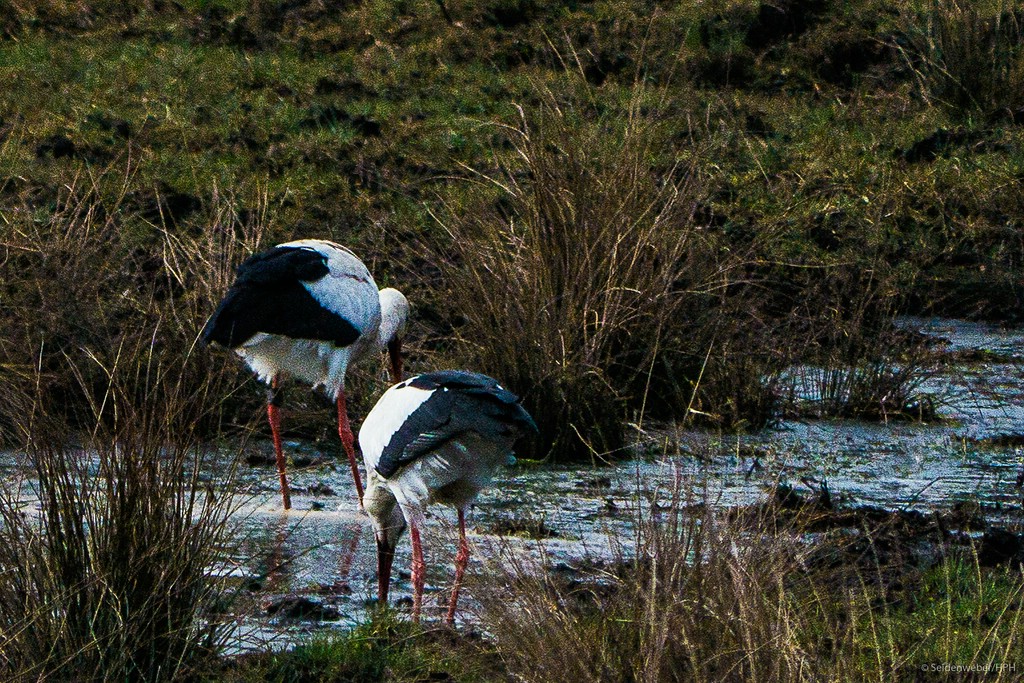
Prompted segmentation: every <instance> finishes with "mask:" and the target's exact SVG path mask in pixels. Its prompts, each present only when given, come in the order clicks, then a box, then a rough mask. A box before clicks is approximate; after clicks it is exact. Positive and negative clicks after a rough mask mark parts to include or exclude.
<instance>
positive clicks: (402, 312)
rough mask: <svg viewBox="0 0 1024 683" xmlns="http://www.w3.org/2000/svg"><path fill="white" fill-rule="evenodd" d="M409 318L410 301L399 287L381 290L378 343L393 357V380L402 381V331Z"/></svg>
mask: <svg viewBox="0 0 1024 683" xmlns="http://www.w3.org/2000/svg"><path fill="white" fill-rule="evenodd" d="M408 318H409V301H408V300H407V299H406V298H405V296H403V295H402V293H401V292H399V291H398V290H397V289H391V288H390V287H389V288H387V289H382V290H380V329H379V330H378V331H377V343H378V344H380V347H381V350H384V349H387V351H388V355H389V356H390V358H391V381H392V382H401V381H402V333H403V332H405V323H406V321H407V320H408Z"/></svg>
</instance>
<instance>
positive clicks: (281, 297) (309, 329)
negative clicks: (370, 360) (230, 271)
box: [202, 247, 359, 348]
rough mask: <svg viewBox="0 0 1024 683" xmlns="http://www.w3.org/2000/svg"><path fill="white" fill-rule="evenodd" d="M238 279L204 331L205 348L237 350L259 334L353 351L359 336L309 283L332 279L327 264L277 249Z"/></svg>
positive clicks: (312, 254) (246, 266)
mask: <svg viewBox="0 0 1024 683" xmlns="http://www.w3.org/2000/svg"><path fill="white" fill-rule="evenodd" d="M236 272H237V273H238V277H237V278H236V279H235V283H234V284H233V285H231V289H229V290H228V293H227V295H226V296H225V297H224V300H223V301H221V302H220V306H218V307H217V310H216V312H215V313H214V314H213V316H211V317H210V320H209V321H208V322H207V323H206V327H205V328H204V329H203V337H202V338H203V342H204V343H207V344H208V343H210V342H217V343H218V344H220V345H222V346H226V347H228V348H236V347H238V346H241V345H242V344H244V343H245V342H246V341H248V340H249V339H251V338H252V336H253V335H255V334H256V333H258V332H266V333H268V334H279V335H282V336H285V337H291V338H293V339H316V340H320V341H330V342H333V343H334V344H336V345H337V346H347V345H349V344H351V343H352V342H354V341H355V340H356V339H357V338H358V337H359V331H358V330H357V329H356V328H355V327H354V326H353V325H352V324H351V323H350V322H349V321H347V320H345V319H344V318H342V317H341V316H339V315H337V314H336V313H333V312H331V311H329V310H327V309H326V308H324V307H323V306H321V305H320V303H319V302H318V301H317V300H316V299H315V298H314V297H313V295H312V294H310V293H309V290H307V289H306V288H305V287H303V286H302V283H303V282H313V281H316V280H319V279H320V278H322V277H324V276H325V275H327V274H328V273H329V272H330V271H329V270H328V268H327V258H326V257H325V256H323V255H322V254H320V253H319V252H317V251H315V250H313V249H308V248H303V247H274V248H273V249H269V250H267V251H264V252H261V253H259V254H254V255H253V256H250V257H249V258H248V259H246V260H245V261H244V262H243V263H242V265H240V266H238V270H237V271H236Z"/></svg>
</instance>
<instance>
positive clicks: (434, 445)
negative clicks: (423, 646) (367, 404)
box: [359, 370, 537, 623]
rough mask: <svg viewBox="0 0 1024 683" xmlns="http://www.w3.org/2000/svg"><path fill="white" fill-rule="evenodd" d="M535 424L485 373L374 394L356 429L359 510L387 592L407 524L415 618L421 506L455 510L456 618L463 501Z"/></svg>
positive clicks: (464, 548) (442, 375) (447, 374)
mask: <svg viewBox="0 0 1024 683" xmlns="http://www.w3.org/2000/svg"><path fill="white" fill-rule="evenodd" d="M536 431H537V425H536V424H535V423H534V421H533V418H531V417H530V414H529V413H527V412H526V410H525V409H524V408H523V407H522V406H521V405H520V404H519V399H518V398H517V397H516V395H515V394H513V393H512V392H510V391H508V390H507V389H505V388H503V387H502V386H501V385H500V384H498V383H497V382H496V381H495V380H493V379H492V378H490V377H487V376H486V375H480V374H477V373H474V372H465V371H461V370H445V371H441V372H432V373H428V374H425V375H418V376H416V377H412V378H410V379H408V380H406V381H404V382H401V383H400V384H396V385H395V386H393V387H391V388H390V389H388V390H387V392H385V394H384V395H383V396H381V398H380V400H379V401H377V405H375V406H374V407H373V410H371V411H370V414H369V415H367V416H366V420H364V421H363V426H362V427H361V428H360V430H359V445H360V447H361V448H362V450H363V462H364V463H365V465H366V472H367V484H366V497H365V498H364V503H365V509H366V512H367V514H369V515H370V520H371V522H372V524H373V529H374V535H375V536H376V539H377V586H378V597H379V600H380V602H381V603H382V604H383V603H386V602H387V599H388V585H389V583H390V578H391V565H392V563H393V562H394V559H395V546H396V545H397V544H398V539H399V538H400V537H401V535H402V532H403V531H405V528H406V526H408V527H409V535H410V536H411V537H412V553H413V559H412V583H413V619H416V620H418V619H419V614H420V607H421V605H422V601H423V582H424V569H425V565H424V561H423V547H422V543H421V530H422V529H423V524H424V510H425V508H426V506H427V505H428V504H429V503H431V502H433V501H437V502H439V503H445V504H447V505H451V506H452V507H454V508H455V509H456V510H458V514H459V550H458V553H457V554H456V556H455V581H454V584H453V586H452V598H451V602H449V603H448V616H447V621H448V623H452V622H453V621H454V619H455V606H456V602H457V601H458V598H459V588H460V585H461V583H462V576H463V574H464V573H465V570H466V564H467V563H468V561H469V543H468V542H467V541H466V508H467V507H468V506H469V504H470V503H471V502H472V501H473V499H474V498H476V495H477V494H478V493H479V492H480V490H481V489H483V488H484V487H485V486H487V484H488V483H489V482H490V480H491V478H492V477H493V476H494V474H495V472H496V471H497V469H498V467H499V466H500V465H504V464H510V463H511V462H514V461H515V458H514V457H512V446H513V444H514V443H515V442H516V440H517V439H518V438H519V437H520V436H523V435H525V434H527V433H531V432H536Z"/></svg>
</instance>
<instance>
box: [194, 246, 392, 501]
mask: <svg viewBox="0 0 1024 683" xmlns="http://www.w3.org/2000/svg"><path fill="white" fill-rule="evenodd" d="M237 274H238V276H237V278H236V279H235V282H234V284H232V285H231V289H229V290H228V293H227V295H226V296H225V297H224V300H223V301H221V302H220V306H218V307H217V310H216V312H215V313H214V314H213V316H212V317H211V318H210V320H209V321H208V322H207V323H206V327H205V328H204V329H203V337H202V338H203V341H204V342H206V343H209V342H217V343H218V344H220V345H222V346H225V347H227V348H229V349H234V350H235V352H236V353H238V355H239V356H241V357H242V359H243V360H245V362H246V363H247V364H248V365H249V367H250V368H252V369H253V371H255V373H256V375H257V376H258V377H259V379H260V380H262V381H264V382H266V383H267V384H269V385H270V389H269V390H268V392H267V418H268V419H269V420H270V429H271V431H272V432H273V437H274V452H275V455H276V456H277V471H278V475H279V476H280V479H281V495H282V497H283V498H284V509H285V510H287V509H289V508H290V507H291V496H290V495H289V492H288V478H287V475H286V472H285V459H284V453H283V452H282V450H281V418H280V414H279V407H280V405H281V403H282V401H283V398H284V396H283V393H282V389H281V382H282V380H283V379H284V377H286V376H291V377H294V378H296V379H298V380H302V381H304V382H308V383H309V384H310V385H312V386H313V387H323V389H324V391H325V392H326V393H327V395H328V396H329V397H331V398H332V399H333V400H334V401H335V403H336V404H337V408H338V435H339V436H340V437H341V443H342V446H343V447H344V449H345V454H346V455H347V456H348V460H349V464H350V466H351V467H352V478H353V480H354V481H355V485H356V491H357V493H358V494H359V502H360V505H361V504H362V500H363V485H362V481H361V480H360V477H359V467H358V465H357V464H356V454H355V447H354V446H355V439H354V437H353V435H352V428H351V426H350V425H349V419H348V409H347V407H346V405H345V372H346V370H347V369H348V366H349V363H351V362H353V361H355V360H357V359H359V358H360V357H362V356H364V355H365V354H366V353H368V352H369V351H371V350H374V349H380V350H384V349H385V348H386V349H387V350H388V353H389V355H390V360H391V380H392V381H393V382H395V381H401V379H402V352H401V349H402V347H401V336H400V335H401V334H402V333H403V332H404V330H405V323H406V320H407V318H408V314H409V302H408V301H407V300H406V298H405V297H404V296H403V295H402V293H401V292H399V291H398V290H395V289H390V288H388V289H382V290H380V291H378V290H377V285H376V283H375V282H374V281H373V277H372V276H371V275H370V271H368V270H367V269H366V266H365V265H363V262H362V261H360V260H359V259H358V258H357V257H356V255H355V254H353V253H352V252H351V251H349V250H348V249H346V248H345V247H342V246H340V245H338V244H335V243H333V242H328V241H326V240H297V241H295V242H287V243H285V244H279V245H278V246H276V247H274V248H272V249H269V250H267V251H263V252H260V253H258V254H254V255H253V256H250V257H249V258H248V259H246V260H245V262H243V263H242V265H240V266H238V270H237Z"/></svg>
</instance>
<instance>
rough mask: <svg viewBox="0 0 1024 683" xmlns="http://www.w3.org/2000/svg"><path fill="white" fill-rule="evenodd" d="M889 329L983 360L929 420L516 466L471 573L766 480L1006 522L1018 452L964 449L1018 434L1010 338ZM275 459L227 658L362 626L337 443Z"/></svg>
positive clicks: (257, 509)
mask: <svg viewBox="0 0 1024 683" xmlns="http://www.w3.org/2000/svg"><path fill="white" fill-rule="evenodd" d="M904 324H905V325H906V326H907V327H909V328H914V329H919V330H922V331H924V332H925V333H926V334H929V335H931V336H934V337H936V338H940V339H944V340H947V341H946V342H945V349H946V350H948V351H950V352H964V351H965V350H984V351H988V352H991V353H990V354H975V356H976V357H980V358H982V360H983V361H984V362H971V363H959V364H956V365H948V366H944V367H943V368H940V369H939V370H937V372H936V373H935V374H934V376H932V377H930V378H929V379H928V380H927V381H926V382H925V383H924V384H923V390H924V391H926V392H927V393H928V394H929V395H930V396H932V397H933V399H934V400H935V401H936V402H937V403H938V404H939V405H940V410H939V412H940V414H941V416H942V417H943V418H944V419H943V420H942V421H941V422H938V423H936V424H908V423H896V424H867V423H861V422H856V421H848V420H835V421H833V420H828V421H787V422H783V423H781V424H779V425H777V426H776V427H774V428H772V429H769V430H765V431H763V432H760V433H757V434H753V435H744V436H739V437H736V436H727V437H723V436H717V435H711V434H707V433H701V432H689V431H682V430H677V429H673V428H672V427H670V426H669V427H666V426H659V427H658V428H655V429H649V430H647V431H645V432H644V433H643V434H642V436H641V437H640V438H638V442H639V443H641V444H647V445H648V446H650V445H654V446H655V447H656V448H655V449H654V450H656V451H657V452H659V453H663V454H661V455H656V456H648V457H643V458H639V459H636V460H632V461H627V462H619V463H617V464H615V465H613V466H609V467H603V468H600V469H594V468H590V467H576V468H562V467H556V468H533V467H529V466H526V465H519V466H516V467H513V468H510V469H509V470H507V471H506V472H505V473H504V475H503V476H501V477H500V479H499V481H498V482H496V484H495V485H494V486H493V487H492V488H491V489H489V490H488V491H485V492H484V493H483V494H482V495H481V496H480V498H479V499H478V502H477V504H476V505H475V507H474V509H473V510H472V511H471V513H470V515H469V528H470V541H471V544H472V545H473V546H474V548H475V551H476V552H475V556H474V559H473V560H472V561H471V565H470V572H471V573H472V572H473V571H474V569H479V562H480V560H479V559H478V558H480V557H495V556H497V555H499V554H500V553H501V552H506V551H508V550H509V549H511V550H512V551H514V552H518V553H527V554H532V555H534V556H539V555H540V554H544V555H546V557H547V558H548V560H549V561H551V562H553V563H558V562H565V563H570V564H571V563H572V562H574V561H577V560H579V559H581V558H584V557H587V558H591V559H592V558H600V557H607V556H609V555H610V554H612V553H613V548H615V547H616V546H621V545H626V546H628V545H630V539H631V538H632V533H633V526H632V522H633V520H634V519H635V511H636V510H637V509H638V508H649V507H650V506H651V505H652V504H654V503H656V501H658V500H666V499H668V498H669V497H670V496H671V494H672V491H673V490H677V491H682V492H683V494H684V495H687V492H693V493H692V495H694V496H695V497H697V498H699V499H701V500H705V499H707V500H711V501H713V502H715V503H717V504H719V505H722V506H729V505H736V504H742V503H749V502H753V501H756V500H759V499H763V497H764V495H765V492H766V491H770V490H773V488H774V487H775V486H776V485H777V484H778V483H779V482H786V483H789V484H792V485H793V486H794V487H795V488H796V489H797V490H808V489H809V487H816V486H819V485H820V483H819V482H820V481H822V480H825V481H827V482H828V487H829V490H830V492H831V493H832V496H833V498H834V499H835V498H839V499H840V500H843V499H846V500H848V501H850V502H855V503H859V504H874V505H880V506H884V507H887V508H896V507H913V508H919V509H929V508H932V507H937V506H943V505H949V504H950V503H952V502H955V501H957V500H961V499H972V500H977V501H979V502H980V503H982V505H983V506H984V507H983V509H984V510H985V512H986V514H987V515H988V516H989V517H992V518H1002V519H1006V520H1009V519H1015V520H1017V519H1020V510H1021V508H1020V504H1021V491H1020V490H1019V489H1018V488H1017V487H1016V486H1015V479H1016V476H1017V472H1018V470H1019V468H1020V467H1021V465H1022V450H1021V448H1019V447H1013V446H1008V447H1001V448H999V447H987V446H983V445H979V443H978V442H977V441H976V440H978V439H984V438H988V437H993V436H998V435H1002V434H1008V433H1018V432H1020V433H1024V372H1022V368H1021V359H1022V357H1024V330H1020V329H1015V330H1004V329H1000V328H994V327H989V326H985V325H981V324H975V323H967V322H962V321H952V320H924V319H913V318H908V319H906V320H905V321H904ZM256 446H257V447H259V448H266V447H267V445H266V444H257V445H256ZM285 449H286V451H287V452H289V453H290V454H292V455H295V454H298V453H302V454H305V455H314V456H319V457H318V459H319V461H320V462H321V464H319V465H314V466H311V467H308V468H305V469H301V470H296V471H294V472H292V475H291V484H292V487H293V509H292V510H291V511H289V512H287V513H285V512H283V511H282V510H281V503H280V495H279V493H278V491H277V478H276V474H275V473H274V472H273V471H272V469H270V468H258V469H256V468H249V467H243V468H242V470H241V475H242V480H241V482H240V485H239V495H240V496H242V500H244V501H245V502H244V503H243V504H242V505H241V508H240V510H239V513H238V515H237V520H238V523H239V531H238V533H237V535H236V537H237V539H238V541H237V545H236V546H235V547H234V548H232V549H231V552H230V555H229V562H228V566H227V567H226V568H225V569H224V570H223V571H225V572H226V573H228V574H229V575H230V576H232V577H234V578H235V579H237V581H236V583H237V585H238V586H239V590H240V592H241V595H242V599H241V600H240V601H239V602H238V606H237V610H238V611H237V613H236V615H235V616H236V618H237V620H238V623H239V625H240V636H239V638H238V640H237V642H236V646H237V649H239V650H244V649H248V648H252V647H263V646H267V645H269V646H271V647H283V646H286V645H288V644H290V643H294V642H296V640H297V639H300V638H302V637H304V636H305V635H306V634H308V633H310V632H313V631H317V630H322V629H325V628H346V627H348V626H351V625H352V624H354V623H357V622H358V621H359V620H361V619H362V618H363V617H364V616H365V613H366V608H367V606H368V605H369V604H371V602H372V598H373V595H374V593H375V591H376V578H375V572H376V559H375V551H376V549H375V544H374V541H373V533H372V531H371V529H370V526H369V522H368V520H367V518H366V517H365V516H364V515H361V514H359V513H358V510H357V505H356V497H355V492H354V489H353V486H352V481H351V475H350V474H349V473H348V471H347V466H341V461H338V460H335V458H336V457H338V456H339V454H340V446H339V448H338V452H337V453H327V454H320V453H315V452H313V451H312V449H311V447H310V446H309V445H308V444H304V443H297V442H288V443H286V444H285ZM647 450H651V449H650V448H648V449H647ZM232 455H233V454H232ZM225 457H229V455H228V454H226V455H225ZM18 461H19V458H18V456H17V455H16V454H0V469H3V468H16V467H17V464H18ZM335 462H337V463H338V466H335V465H334V464H332V463H335ZM454 519H455V515H454V512H452V511H450V510H447V509H444V508H441V507H435V508H433V509H432V514H431V517H430V519H429V520H428V528H427V531H426V533H425V543H426V548H427V549H426V552H427V563H428V567H429V569H428V578H427V590H428V596H427V602H426V615H425V616H426V617H427V618H438V617H439V616H440V615H441V614H443V602H444V600H445V599H446V589H447V588H448V587H450V582H451V574H452V557H453V555H454V550H455V544H454V540H455V531H454V528H455V526H454ZM524 519H527V520H531V521H532V523H533V524H534V525H536V524H538V523H539V522H540V520H543V527H544V529H546V530H547V532H548V534H549V537H546V538H543V539H540V540H529V539H525V538H517V537H507V536H506V537H499V536H498V535H496V534H494V533H493V532H492V529H493V528H494V525H495V524H496V523H500V522H503V521H504V522H508V521H509V520H520V521H521V520H524ZM409 554H410V550H409V545H408V542H407V541H405V540H403V542H402V543H400V545H399V548H398V553H397V557H396V560H395V576H394V577H393V582H392V601H393V602H394V601H396V600H401V599H403V598H408V596H409V591H410V585H409V576H408V572H407V568H408V566H409V561H410V557H409ZM296 594H298V595H305V596H308V597H311V598H313V599H315V600H317V601H319V602H322V603H324V604H326V605H329V606H332V607H334V608H336V609H337V610H338V611H339V613H340V619H339V620H338V621H336V622H330V623H328V622H311V621H289V620H286V619H279V618H270V617H267V616H266V614H265V609H266V606H267V604H269V603H271V602H273V601H274V600H276V599H279V598H280V597H281V596H284V595H296ZM463 595H464V596H465V597H464V598H463V600H460V604H464V605H465V607H466V608H467V611H466V614H470V613H471V612H472V608H473V606H474V603H473V599H472V585H471V584H470V586H469V590H468V591H467V592H466V593H464V594H463ZM438 602H440V603H441V604H438Z"/></svg>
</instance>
